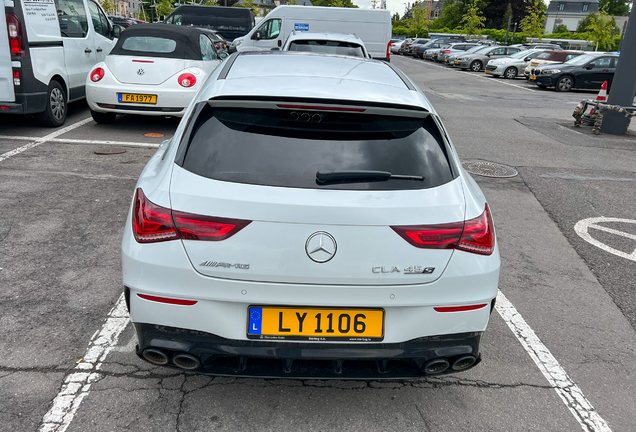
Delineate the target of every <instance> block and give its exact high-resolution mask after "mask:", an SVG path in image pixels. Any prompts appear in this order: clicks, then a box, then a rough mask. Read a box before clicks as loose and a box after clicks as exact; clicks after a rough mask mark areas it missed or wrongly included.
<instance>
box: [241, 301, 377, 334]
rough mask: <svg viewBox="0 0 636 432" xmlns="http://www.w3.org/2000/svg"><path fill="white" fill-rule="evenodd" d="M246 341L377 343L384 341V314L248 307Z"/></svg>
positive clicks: (337, 310) (317, 309)
mask: <svg viewBox="0 0 636 432" xmlns="http://www.w3.org/2000/svg"><path fill="white" fill-rule="evenodd" d="M247 337H248V338H249V339H262V340H310V341H333V340H337V341H348V342H377V341H381V340H383V339H384V310H383V309H339V308H296V307H282V306H281V307H264V306H250V307H249V308H248V314H247Z"/></svg>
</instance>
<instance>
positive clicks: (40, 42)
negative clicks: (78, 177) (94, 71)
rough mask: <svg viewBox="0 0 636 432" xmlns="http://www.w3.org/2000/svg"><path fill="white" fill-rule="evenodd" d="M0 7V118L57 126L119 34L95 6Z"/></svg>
mask: <svg viewBox="0 0 636 432" xmlns="http://www.w3.org/2000/svg"><path fill="white" fill-rule="evenodd" d="M3 1H4V9H5V12H4V13H0V114H2V113H16V114H35V117H36V118H37V120H38V121H39V122H40V123H41V124H42V125H44V126H50V127H57V126H61V125H62V124H64V121H65V120H66V112H67V104H68V102H69V101H74V100H77V99H81V98H83V97H85V95H86V76H87V75H88V73H89V72H90V70H91V67H93V66H94V65H95V64H96V63H98V62H101V61H103V60H104V58H105V57H106V55H107V54H108V53H109V52H110V50H111V48H112V47H113V46H114V44H115V38H116V37H118V36H119V32H120V30H121V29H120V27H118V26H115V25H113V24H112V23H111V22H110V21H109V20H108V18H107V17H106V14H105V13H104V10H103V9H102V7H101V6H100V5H99V3H98V2H97V1H96V0H3ZM3 29H7V30H6V33H5V32H4V30H3Z"/></svg>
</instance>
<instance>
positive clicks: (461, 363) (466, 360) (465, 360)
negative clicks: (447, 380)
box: [452, 355, 477, 371]
mask: <svg viewBox="0 0 636 432" xmlns="http://www.w3.org/2000/svg"><path fill="white" fill-rule="evenodd" d="M476 361H477V358H476V357H475V356H472V355H467V356H463V357H460V358H458V359H457V360H455V361H454V362H453V366H452V367H453V370H454V371H463V370H466V369H468V368H469V367H471V366H472V365H474V364H475V362H476Z"/></svg>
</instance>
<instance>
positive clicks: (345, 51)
mask: <svg viewBox="0 0 636 432" xmlns="http://www.w3.org/2000/svg"><path fill="white" fill-rule="evenodd" d="M289 51H302V52H313V53H320V54H337V55H346V56H354V57H364V52H363V51H362V47H361V46H360V45H359V44H356V43H353V42H342V41H330V40H295V41H292V42H291V44H289Z"/></svg>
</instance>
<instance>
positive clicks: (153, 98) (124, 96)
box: [117, 93, 157, 104]
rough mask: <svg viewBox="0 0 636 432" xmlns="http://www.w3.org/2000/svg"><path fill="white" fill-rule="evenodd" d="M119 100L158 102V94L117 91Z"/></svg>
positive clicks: (127, 101) (142, 102) (126, 101)
mask: <svg viewBox="0 0 636 432" xmlns="http://www.w3.org/2000/svg"><path fill="white" fill-rule="evenodd" d="M117 97H118V99H119V102H124V103H140V104H156V103H157V95H146V94H135V93H117Z"/></svg>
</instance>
